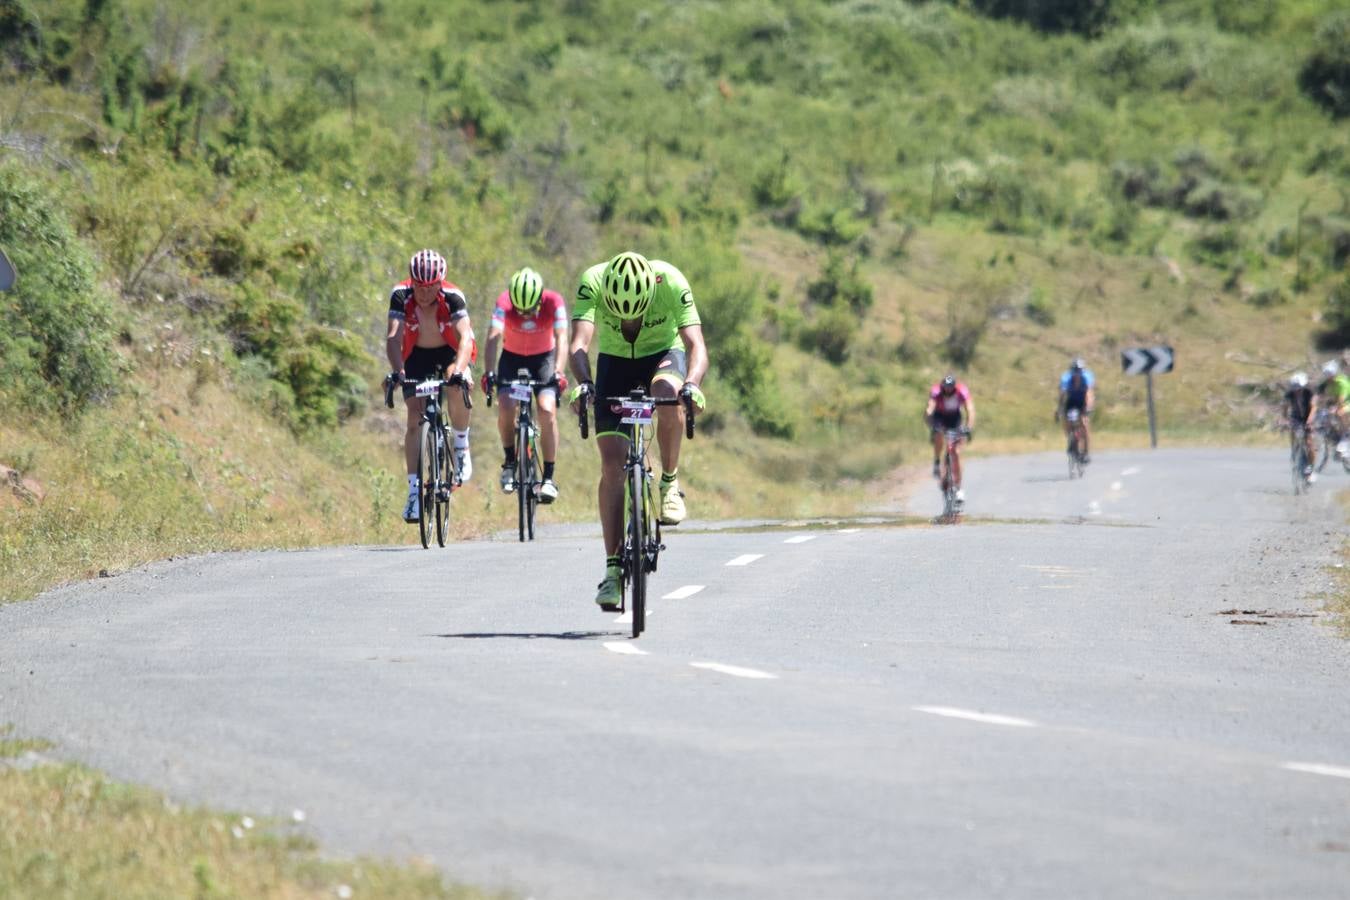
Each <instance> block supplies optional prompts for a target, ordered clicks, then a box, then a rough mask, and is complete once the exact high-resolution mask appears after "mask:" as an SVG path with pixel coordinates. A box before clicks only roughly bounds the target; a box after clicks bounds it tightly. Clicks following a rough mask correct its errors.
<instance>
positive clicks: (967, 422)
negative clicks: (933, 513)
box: [923, 374, 975, 516]
mask: <svg viewBox="0 0 1350 900" xmlns="http://www.w3.org/2000/svg"><path fill="white" fill-rule="evenodd" d="M923 420H924V422H925V424H927V425H928V427H929V429H930V430H931V431H932V434H933V477H934V478H936V479H938V483H939V486H940V487H941V489H942V492H943V495H944V496H946V497H948V498H949V503H948V506H949V507H950V508H949V509H947V510H945V512H944V514H945V515H947V516H951V515H953V514H955V513H959V512H960V511H961V510H962V509H963V508H964V507H965V503H966V494H965V490H964V489H963V488H962V486H961V484H962V482H961V476H962V466H961V445H962V444H965V443H968V442H969V441H971V440H972V439H973V438H974V430H975V402H974V400H972V399H971V396H970V389H969V388H968V387H966V385H965V384H964V383H962V382H960V381H957V380H956V376H955V375H952V374H948V375H947V376H946V377H945V378H943V379H942V380H941V381H939V382H938V383H937V384H935V385H933V386H932V387H931V388H929V390H928V405H927V407H925V409H924V412H923Z"/></svg>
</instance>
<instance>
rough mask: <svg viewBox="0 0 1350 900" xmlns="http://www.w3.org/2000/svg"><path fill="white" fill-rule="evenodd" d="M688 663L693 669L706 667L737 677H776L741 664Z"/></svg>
mask: <svg viewBox="0 0 1350 900" xmlns="http://www.w3.org/2000/svg"><path fill="white" fill-rule="evenodd" d="M689 665H691V666H693V667H694V668H695V669H708V670H709V671H712V672H721V673H722V674H723V675H735V676H736V677H737V678H777V677H778V676H777V675H771V674H769V673H768V672H761V671H760V670H759V669H746V668H743V667H741V666H724V665H722V664H721V663H714V662H694V663H690V664H689Z"/></svg>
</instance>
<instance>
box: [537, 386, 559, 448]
mask: <svg viewBox="0 0 1350 900" xmlns="http://www.w3.org/2000/svg"><path fill="white" fill-rule="evenodd" d="M538 404H539V448H540V451H541V452H542V453H543V454H544V462H553V461H554V460H556V459H557V458H558V398H557V397H556V396H555V395H554V393H553V392H552V391H543V392H542V393H540V394H539V397H538Z"/></svg>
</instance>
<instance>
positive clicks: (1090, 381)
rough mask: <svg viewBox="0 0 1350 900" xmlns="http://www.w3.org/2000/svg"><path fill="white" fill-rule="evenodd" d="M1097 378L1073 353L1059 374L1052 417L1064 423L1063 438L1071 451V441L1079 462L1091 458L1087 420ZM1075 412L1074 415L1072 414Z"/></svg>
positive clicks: (1090, 413) (1072, 449)
mask: <svg viewBox="0 0 1350 900" xmlns="http://www.w3.org/2000/svg"><path fill="white" fill-rule="evenodd" d="M1096 388H1097V379H1096V377H1095V376H1094V375H1093V374H1092V370H1091V369H1089V368H1088V367H1087V364H1086V363H1085V362H1084V361H1083V359H1082V357H1074V359H1073V360H1072V361H1071V362H1070V363H1069V368H1067V369H1065V370H1064V372H1063V373H1062V374H1061V375H1060V376H1059V401H1058V403H1056V405H1055V421H1056V422H1063V423H1064V438H1065V440H1066V441H1067V442H1068V448H1069V454H1070V455H1073V451H1074V445H1075V441H1076V442H1077V449H1078V453H1079V458H1080V459H1081V461H1082V464H1083V465H1087V464H1088V463H1089V462H1091V457H1090V455H1089V453H1088V445H1089V443H1090V441H1091V437H1092V436H1091V434H1090V432H1089V429H1088V420H1089V419H1090V418H1091V416H1092V408H1093V406H1094V405H1095V404H1096V399H1097V395H1096ZM1075 414H1076V415H1075Z"/></svg>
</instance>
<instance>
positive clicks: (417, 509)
mask: <svg viewBox="0 0 1350 900" xmlns="http://www.w3.org/2000/svg"><path fill="white" fill-rule="evenodd" d="M421 515H422V494H421V491H413V492H412V493H411V494H409V495H408V502H407V504H406V505H405V506H404V507H403V521H405V522H416V521H417V520H418V519H419V518H421Z"/></svg>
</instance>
